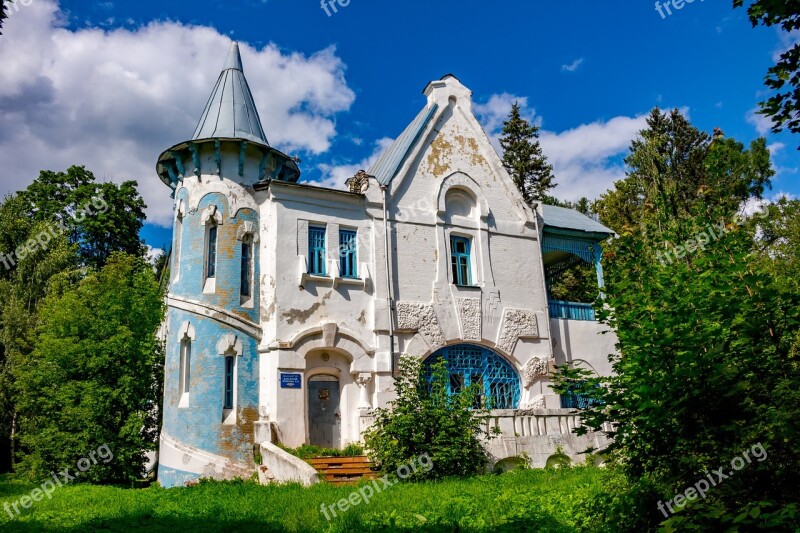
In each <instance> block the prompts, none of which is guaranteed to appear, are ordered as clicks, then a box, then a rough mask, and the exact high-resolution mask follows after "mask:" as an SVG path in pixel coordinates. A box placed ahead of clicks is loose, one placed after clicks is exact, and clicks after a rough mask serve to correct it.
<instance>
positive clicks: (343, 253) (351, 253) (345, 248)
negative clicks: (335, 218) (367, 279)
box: [339, 229, 358, 278]
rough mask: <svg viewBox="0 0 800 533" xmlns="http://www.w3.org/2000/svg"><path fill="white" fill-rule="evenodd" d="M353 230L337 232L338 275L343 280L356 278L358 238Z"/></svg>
mask: <svg viewBox="0 0 800 533" xmlns="http://www.w3.org/2000/svg"><path fill="white" fill-rule="evenodd" d="M357 237H358V236H357V234H356V232H355V231H353V230H344V229H343V230H341V231H339V253H340V259H339V263H340V264H339V273H340V275H341V276H342V277H343V278H358V263H357V257H358V254H357V250H358V238H357Z"/></svg>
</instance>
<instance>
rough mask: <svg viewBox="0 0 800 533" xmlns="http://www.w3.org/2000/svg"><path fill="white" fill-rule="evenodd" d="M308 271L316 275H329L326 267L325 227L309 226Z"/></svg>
mask: <svg viewBox="0 0 800 533" xmlns="http://www.w3.org/2000/svg"><path fill="white" fill-rule="evenodd" d="M308 273H309V274H314V275H315V276H325V275H327V272H326V269H325V227H324V226H311V227H309V228H308Z"/></svg>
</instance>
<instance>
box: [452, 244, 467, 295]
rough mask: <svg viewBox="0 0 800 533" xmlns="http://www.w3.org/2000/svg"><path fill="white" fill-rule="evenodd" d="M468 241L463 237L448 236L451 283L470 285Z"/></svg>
mask: <svg viewBox="0 0 800 533" xmlns="http://www.w3.org/2000/svg"><path fill="white" fill-rule="evenodd" d="M470 244H471V243H470V242H469V239H467V238H465V237H455V236H452V237H450V257H451V262H452V265H453V283H455V284H456V285H462V286H469V285H472V272H471V267H470V248H471V246H470Z"/></svg>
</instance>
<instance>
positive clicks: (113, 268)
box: [0, 166, 163, 481]
mask: <svg viewBox="0 0 800 533" xmlns="http://www.w3.org/2000/svg"><path fill="white" fill-rule="evenodd" d="M145 208H146V206H145V204H144V201H143V200H142V198H141V197H140V196H139V193H138V191H137V189H136V183H135V182H130V181H129V182H125V183H122V184H120V185H116V184H113V183H98V182H97V181H96V180H95V177H94V175H93V174H92V173H91V172H89V171H88V170H86V169H85V168H84V167H77V166H74V167H70V168H69V169H68V170H67V171H66V172H50V171H43V172H41V173H40V175H39V177H38V178H37V179H36V180H34V181H33V183H31V185H30V186H28V187H27V188H26V189H25V190H23V191H20V192H18V193H16V194H14V195H11V196H7V197H6V198H4V199H3V201H2V203H0V294H2V295H3V299H2V302H0V471H7V470H8V469H10V468H12V467H15V466H16V467H19V468H20V469H21V471H23V472H25V473H27V474H29V475H31V476H40V475H42V474H45V473H48V472H49V471H50V470H52V469H59V468H65V467H67V466H70V465H73V466H74V465H75V462H76V461H77V460H78V459H81V458H83V457H85V454H87V453H88V452H90V451H92V450H96V449H97V447H98V446H100V445H102V444H106V445H108V446H109V448H111V449H112V450H113V451H114V454H115V456H116V457H118V458H119V461H121V463H120V464H119V465H116V464H115V466H116V467H117V468H118V469H117V470H115V471H114V472H113V473H112V472H111V471H110V470H107V469H106V470H104V469H97V470H96V471H95V473H93V474H91V475H93V476H94V475H96V476H98V477H97V478H96V479H97V480H101V479H103V480H110V479H113V480H116V481H119V480H122V479H127V478H129V477H132V476H135V475H137V474H136V473H137V472H139V471H140V470H141V465H142V461H141V456H142V453H143V452H144V451H145V450H146V449H151V448H152V446H153V442H154V440H155V431H156V426H157V423H156V422H154V421H151V420H150V418H151V417H152V413H154V412H157V410H156V409H154V408H155V405H157V403H158V402H159V401H160V397H161V393H160V390H161V377H160V376H161V375H160V370H159V368H158V367H159V364H160V362H161V360H162V357H163V353H162V351H161V347H160V346H158V345H157V343H155V342H154V338H153V335H154V333H155V330H156V328H157V326H158V324H159V322H160V315H161V296H160V294H159V293H158V291H157V287H158V286H157V284H156V283H155V275H154V274H153V272H152V269H151V268H150V267H149V266H148V265H146V264H145V263H144V262H143V258H144V253H145V247H144V245H143V244H142V242H141V241H140V239H139V231H140V230H141V228H142V224H143V221H144V218H145V216H144V210H145ZM153 287H155V288H156V291H153V290H152V289H153ZM155 361H158V362H159V364H155V363H154V362H155ZM154 364H155V366H154ZM135 426H138V428H137V429H136V430H134V427H135ZM19 461H22V463H21V464H16V463H17V462H19ZM123 463H127V464H123Z"/></svg>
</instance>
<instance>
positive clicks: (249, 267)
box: [241, 238, 253, 298]
mask: <svg viewBox="0 0 800 533" xmlns="http://www.w3.org/2000/svg"><path fill="white" fill-rule="evenodd" d="M252 278H253V241H252V240H250V239H249V238H246V239H245V240H244V241H243V242H242V268H241V287H242V288H241V294H242V296H243V297H245V298H249V297H251V296H252V295H253V288H252V283H251V280H252Z"/></svg>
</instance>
